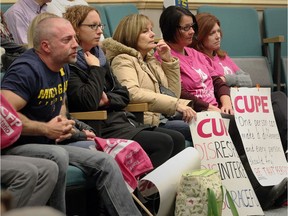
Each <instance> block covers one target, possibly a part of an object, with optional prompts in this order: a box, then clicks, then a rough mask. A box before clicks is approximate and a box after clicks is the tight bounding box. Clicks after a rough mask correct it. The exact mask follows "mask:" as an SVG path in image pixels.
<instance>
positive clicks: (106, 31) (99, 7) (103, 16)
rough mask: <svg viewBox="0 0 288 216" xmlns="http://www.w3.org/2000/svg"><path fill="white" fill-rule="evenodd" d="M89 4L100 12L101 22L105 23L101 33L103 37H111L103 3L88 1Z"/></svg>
mask: <svg viewBox="0 0 288 216" xmlns="http://www.w3.org/2000/svg"><path fill="white" fill-rule="evenodd" d="M89 5H90V6H92V7H94V8H96V9H97V10H98V12H99V13H100V18H101V23H102V24H104V25H105V29H104V31H103V35H104V37H105V38H108V37H111V36H112V35H111V32H110V28H109V24H108V21H107V17H106V13H105V9H104V5H103V4H96V3H89Z"/></svg>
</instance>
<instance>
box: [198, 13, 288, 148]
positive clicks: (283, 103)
mask: <svg viewBox="0 0 288 216" xmlns="http://www.w3.org/2000/svg"><path fill="white" fill-rule="evenodd" d="M196 20H197V24H198V34H197V40H193V42H192V47H193V48H195V49H196V50H198V51H200V52H202V53H204V54H205V55H206V58H207V59H210V60H211V61H213V62H214V68H215V70H214V71H213V72H212V74H211V75H212V76H213V75H218V76H221V78H222V79H223V81H225V82H226V83H227V85H229V86H240V87H241V86H242V87H251V86H252V81H251V78H250V75H249V74H248V73H245V72H244V71H242V70H241V69H240V68H239V67H238V66H237V65H236V64H235V63H234V62H233V60H232V59H231V58H230V57H229V56H228V55H227V53H226V52H225V51H223V50H221V48H220V46H221V39H222V36H223V33H222V31H221V24H220V21H219V19H218V18H217V17H215V16H214V15H212V14H209V13H199V14H197V15H196ZM271 102H272V107H273V112H274V116H275V120H276V124H277V127H278V131H279V134H280V137H281V142H282V145H283V149H284V151H286V150H287V122H288V120H287V96H286V95H285V94H284V93H283V92H280V91H274V92H271Z"/></svg>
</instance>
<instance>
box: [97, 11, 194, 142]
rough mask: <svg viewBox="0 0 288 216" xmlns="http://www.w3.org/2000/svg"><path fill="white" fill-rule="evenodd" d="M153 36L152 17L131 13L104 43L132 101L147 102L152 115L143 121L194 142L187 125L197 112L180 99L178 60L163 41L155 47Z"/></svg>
mask: <svg viewBox="0 0 288 216" xmlns="http://www.w3.org/2000/svg"><path fill="white" fill-rule="evenodd" d="M154 36H155V34H154V32H153V31H152V22H151V21H150V20H149V18H148V17H147V16H145V15H142V14H132V15H129V16H126V17H124V18H123V19H122V20H121V21H120V23H119V25H118V26H117V28H116V30H115V32H114V34H113V39H112V38H108V39H106V40H104V41H103V43H102V44H103V47H104V48H105V50H106V56H107V57H108V59H109V60H110V61H111V62H110V63H111V67H112V69H113V72H114V74H115V76H116V77H117V79H118V80H119V82H120V83H121V84H122V85H124V86H126V87H127V88H128V91H129V95H130V100H131V102H132V103H143V102H144V103H148V110H149V112H145V115H144V122H145V123H146V124H152V125H156V126H158V125H159V127H162V128H169V129H174V130H177V131H179V132H181V133H182V134H183V135H184V136H185V139H186V140H190V141H191V133H190V128H189V125H188V123H189V122H190V120H191V119H192V118H193V117H194V116H195V114H196V112H195V111H194V110H193V109H192V108H191V107H190V106H191V105H192V104H193V102H191V101H190V100H183V99H179V97H180V92H181V84H180V70H179V61H178V59H177V58H173V57H172V56H171V54H170V48H169V47H168V46H167V44H166V43H165V42H164V41H163V40H160V41H159V42H158V43H157V44H156V43H155V42H154ZM153 49H156V50H157V51H158V53H159V57H160V58H161V60H162V63H161V64H160V63H159V62H158V61H157V59H156V58H155V57H154V56H153ZM161 86H162V87H163V86H164V87H165V88H168V89H169V90H171V91H172V92H174V93H175V96H174V97H173V96H172V95H167V94H161V90H160V87H161ZM189 105H190V106H189ZM176 112H179V113H181V114H182V119H183V120H182V119H181V118H180V119H179V120H176V119H173V118H169V116H170V117H171V116H174V115H175V113H176ZM161 114H163V115H161ZM164 116H166V117H167V118H166V117H164Z"/></svg>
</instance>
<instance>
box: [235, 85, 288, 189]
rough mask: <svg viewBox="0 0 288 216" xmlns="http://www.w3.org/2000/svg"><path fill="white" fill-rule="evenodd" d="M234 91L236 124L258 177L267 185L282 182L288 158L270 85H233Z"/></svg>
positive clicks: (262, 183) (250, 162) (285, 173)
mask: <svg viewBox="0 0 288 216" xmlns="http://www.w3.org/2000/svg"><path fill="white" fill-rule="evenodd" d="M230 94H231V100H232V104H233V107H234V112H235V120H236V124H237V127H238V130H239V133H240V136H241V139H242V142H243V145H244V148H245V152H246V155H247V158H248V161H249V164H250V166H251V168H252V171H253V173H254V175H255V177H256V178H257V180H258V181H259V183H260V184H261V185H263V186H270V185H275V184H278V183H280V182H281V181H282V179H283V178H285V177H286V176H287V162H286V159H285V155H284V151H283V147H282V144H281V139H280V136H279V132H278V129H277V125H276V122H275V118H274V114H273V110H272V104H271V96H270V95H271V94H270V89H269V88H238V89H236V88H232V89H231V93H230Z"/></svg>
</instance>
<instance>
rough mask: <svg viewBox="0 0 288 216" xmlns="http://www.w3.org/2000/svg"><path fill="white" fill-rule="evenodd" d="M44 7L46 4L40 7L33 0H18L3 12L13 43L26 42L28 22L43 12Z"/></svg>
mask: <svg viewBox="0 0 288 216" xmlns="http://www.w3.org/2000/svg"><path fill="white" fill-rule="evenodd" d="M46 7H47V5H46V4H44V5H43V6H42V7H40V5H39V4H37V2H36V1H34V0H18V1H17V2H16V3H15V4H13V5H12V6H11V7H10V8H9V9H8V10H7V11H6V12H5V13H4V18H5V22H6V24H7V27H8V29H9V31H10V32H11V34H12V35H13V38H14V41H15V43H18V44H26V43H27V31H28V27H29V24H30V23H31V22H32V20H33V19H34V17H35V16H36V15H37V14H40V13H42V12H45V11H46Z"/></svg>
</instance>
